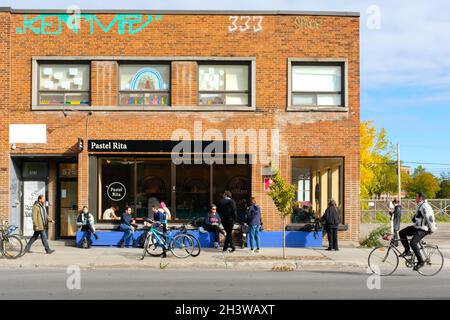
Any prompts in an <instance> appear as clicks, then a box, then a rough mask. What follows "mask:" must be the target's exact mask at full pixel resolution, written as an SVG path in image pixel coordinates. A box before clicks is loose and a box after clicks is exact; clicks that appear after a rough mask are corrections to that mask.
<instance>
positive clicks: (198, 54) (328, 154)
mask: <svg viewBox="0 0 450 320" xmlns="http://www.w3.org/2000/svg"><path fill="white" fill-rule="evenodd" d="M0 52H1V58H0V59H1V61H0V69H1V70H0V71H1V72H0V78H1V79H0V82H1V87H0V96H1V99H0V109H1V120H0V121H1V135H0V141H1V143H0V173H1V177H0V179H1V181H0V218H3V219H5V218H8V219H9V220H10V221H11V222H12V223H15V224H18V225H20V226H21V228H22V229H23V230H24V232H25V234H29V233H30V232H31V228H32V226H31V225H30V223H31V219H30V208H31V205H32V204H33V202H34V200H35V198H36V196H37V194H39V193H45V194H46V195H47V199H48V201H49V214H50V216H51V217H53V218H54V219H55V221H56V223H55V224H54V225H52V227H51V230H50V238H59V237H68V236H73V234H74V231H75V227H74V220H75V217H76V213H77V210H79V209H81V207H82V206H83V205H88V206H89V207H90V209H91V210H92V212H93V213H94V215H95V216H96V219H97V220H98V222H101V223H111V222H109V221H106V220H105V219H104V217H103V215H102V213H103V212H104V210H105V209H107V208H108V207H110V206H111V205H117V206H118V207H119V210H120V211H119V212H118V214H120V212H122V211H123V210H124V208H125V206H128V205H129V206H132V208H133V212H134V214H135V215H136V217H137V218H141V217H144V216H146V215H147V214H148V211H149V207H150V206H151V204H152V203H153V202H155V201H164V202H165V203H166V204H167V205H168V206H169V208H171V210H172V212H173V218H174V221H183V220H186V219H189V218H192V217H194V216H197V217H198V216H201V215H203V214H205V212H206V211H207V210H208V206H209V204H210V203H211V202H216V201H217V200H218V198H219V196H220V193H221V192H223V190H225V189H230V190H231V191H232V193H233V197H234V198H235V200H236V201H237V203H238V206H239V211H240V214H242V213H243V211H244V208H245V204H246V203H248V200H249V198H250V196H255V197H256V199H257V201H258V202H259V204H260V205H261V206H262V208H263V222H264V225H265V229H266V230H280V228H281V221H280V218H279V217H278V216H277V214H276V210H275V208H274V206H273V204H272V201H271V199H270V198H269V196H268V195H267V191H266V188H267V185H268V183H269V179H270V174H271V172H272V170H271V169H270V167H269V162H271V163H272V166H273V167H278V168H279V169H280V171H281V174H282V175H283V177H285V178H286V179H288V180H289V181H291V183H293V184H295V185H297V186H298V191H297V198H298V200H299V201H302V202H304V203H307V204H309V205H310V206H311V208H312V209H313V210H314V211H315V212H317V213H318V214H322V213H323V211H324V210H325V208H326V205H327V201H328V200H329V199H330V198H334V199H336V200H337V202H338V204H339V206H340V208H341V212H342V216H343V224H344V225H345V226H346V229H347V230H346V231H345V232H342V233H341V234H340V236H341V238H342V239H344V240H353V241H357V240H358V235H359V120H360V102H359V14H358V13H347V12H269V11H266V12H234V11H233V12H225V11H224V12H210V11H204V12H202V11H200V12H189V11H161V12H146V11H140V12H123V11H120V12H119V11H117V12H114V11H87V12H82V13H81V14H72V15H69V14H66V13H65V12H64V11H51V12H48V11H37V10H14V9H10V8H1V9H0ZM179 141H185V142H186V144H184V145H183V148H182V150H180V144H179ZM212 142H214V143H212ZM212 146H214V148H212ZM189 149H190V150H189ZM211 150H213V151H214V152H213V153H212V155H213V158H214V159H215V160H216V162H215V163H211V162H208V161H207V160H205V159H206V158H207V157H204V158H203V157H202V153H203V154H206V152H207V151H211ZM175 151H177V152H175ZM178 151H182V152H178ZM175 154H177V155H182V157H183V160H184V161H185V162H184V163H182V164H180V163H177V162H176V161H174V159H175V157H174V155H175ZM178 160H179V159H178ZM227 161H228V162H227ZM189 162H190V163H189ZM231 162H232V164H231Z"/></svg>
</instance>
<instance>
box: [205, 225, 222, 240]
mask: <svg viewBox="0 0 450 320" xmlns="http://www.w3.org/2000/svg"><path fill="white" fill-rule="evenodd" d="M205 230H206V231H210V232H214V242H220V236H219V234H220V233H221V234H224V233H225V232H223V231H222V230H221V229H220V228H219V226H217V225H210V224H207V225H205Z"/></svg>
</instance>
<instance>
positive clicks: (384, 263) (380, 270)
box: [368, 246, 398, 276]
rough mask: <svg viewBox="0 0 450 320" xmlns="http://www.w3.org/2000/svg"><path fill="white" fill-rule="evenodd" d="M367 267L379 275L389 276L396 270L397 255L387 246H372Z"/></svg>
mask: <svg viewBox="0 0 450 320" xmlns="http://www.w3.org/2000/svg"><path fill="white" fill-rule="evenodd" d="M368 262H369V268H370V270H372V272H373V273H375V274H378V275H380V276H389V275H391V274H392V273H394V271H395V270H397V267H398V255H397V252H395V250H393V249H391V247H389V246H381V247H376V248H374V249H373V250H372V251H371V252H370V254H369V258H368Z"/></svg>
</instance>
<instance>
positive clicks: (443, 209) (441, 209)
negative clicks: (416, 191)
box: [360, 199, 450, 219]
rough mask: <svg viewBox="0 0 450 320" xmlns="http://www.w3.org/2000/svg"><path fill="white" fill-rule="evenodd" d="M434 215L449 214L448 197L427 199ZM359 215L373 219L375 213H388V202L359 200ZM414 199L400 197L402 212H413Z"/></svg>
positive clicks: (449, 202) (449, 203)
mask: <svg viewBox="0 0 450 320" xmlns="http://www.w3.org/2000/svg"><path fill="white" fill-rule="evenodd" d="M427 201H428V203H429V204H430V205H431V207H432V208H433V211H434V214H435V215H448V216H450V199H428V200H427ZM360 203H361V215H362V216H370V217H372V218H374V219H375V216H376V214H377V213H378V214H380V213H381V214H386V215H387V216H388V215H389V202H388V201H387V200H367V199H364V200H361V201H360ZM416 207H417V205H416V200H415V199H402V214H404V213H406V214H408V213H410V214H413V213H414V211H415V210H416Z"/></svg>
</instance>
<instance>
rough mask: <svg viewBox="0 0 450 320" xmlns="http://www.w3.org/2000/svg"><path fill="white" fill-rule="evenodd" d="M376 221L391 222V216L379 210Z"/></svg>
mask: <svg viewBox="0 0 450 320" xmlns="http://www.w3.org/2000/svg"><path fill="white" fill-rule="evenodd" d="M375 221H376V222H379V223H389V222H390V221H391V216H390V215H388V214H386V213H383V212H377V213H376V214H375Z"/></svg>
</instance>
